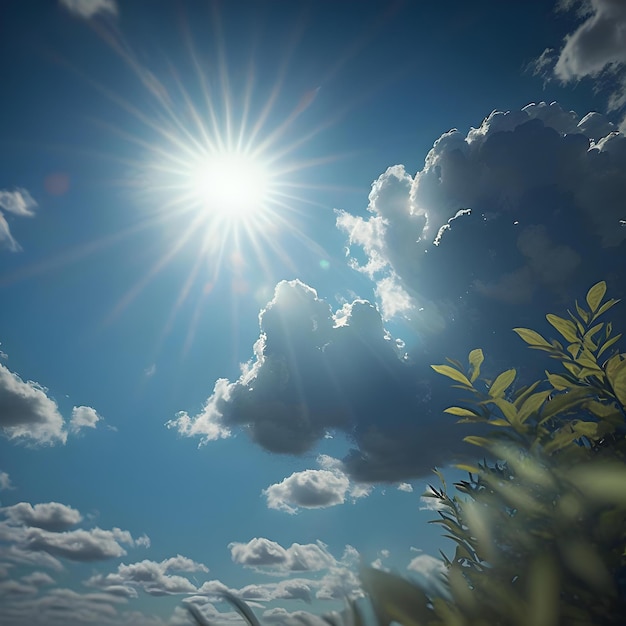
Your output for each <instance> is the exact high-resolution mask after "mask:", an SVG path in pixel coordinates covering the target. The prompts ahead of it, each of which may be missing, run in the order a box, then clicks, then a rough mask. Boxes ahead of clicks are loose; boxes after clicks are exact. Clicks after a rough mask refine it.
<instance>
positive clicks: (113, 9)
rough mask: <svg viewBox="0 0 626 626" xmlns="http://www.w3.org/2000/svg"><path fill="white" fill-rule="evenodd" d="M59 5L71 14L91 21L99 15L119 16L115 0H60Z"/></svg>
mask: <svg viewBox="0 0 626 626" xmlns="http://www.w3.org/2000/svg"><path fill="white" fill-rule="evenodd" d="M59 4H60V5H61V6H62V7H64V8H65V9H67V10H68V11H69V12H70V13H73V14H74V15H77V16H78V17H83V18H85V19H89V18H91V17H94V16H95V15H97V14H99V13H109V14H111V15H117V3H116V1H115V0H59Z"/></svg>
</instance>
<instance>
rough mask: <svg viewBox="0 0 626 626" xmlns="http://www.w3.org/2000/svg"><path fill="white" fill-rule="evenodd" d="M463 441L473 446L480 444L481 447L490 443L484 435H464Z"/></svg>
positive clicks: (486, 446) (485, 446)
mask: <svg viewBox="0 0 626 626" xmlns="http://www.w3.org/2000/svg"><path fill="white" fill-rule="evenodd" d="M463 441H465V442H467V443H471V444H472V445H473V446H480V447H481V448H488V447H489V446H490V445H491V441H490V440H489V439H487V438H486V437H476V436H474V435H470V436H469V437H464V438H463Z"/></svg>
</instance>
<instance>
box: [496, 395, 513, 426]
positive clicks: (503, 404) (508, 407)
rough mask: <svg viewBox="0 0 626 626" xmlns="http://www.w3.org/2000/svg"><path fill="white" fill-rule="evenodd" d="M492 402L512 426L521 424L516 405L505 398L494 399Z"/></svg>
mask: <svg viewBox="0 0 626 626" xmlns="http://www.w3.org/2000/svg"><path fill="white" fill-rule="evenodd" d="M492 402H493V403H494V404H495V405H496V406H497V407H498V408H499V409H500V410H501V411H502V414H503V415H504V417H506V419H507V421H508V422H509V423H510V424H518V423H519V417H518V415H517V409H516V408H515V405H514V404H512V403H511V402H507V401H506V400H505V399H504V398H494V399H493V400H492Z"/></svg>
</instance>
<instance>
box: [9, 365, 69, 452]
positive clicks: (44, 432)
mask: <svg viewBox="0 0 626 626" xmlns="http://www.w3.org/2000/svg"><path fill="white" fill-rule="evenodd" d="M63 425H64V421H63V417H62V415H61V414H60V413H59V408H58V406H57V403H56V402H55V401H54V400H52V399H51V398H49V397H48V396H47V395H46V389H45V388H44V387H42V386H41V385H39V384H38V383H35V382H33V381H27V382H24V381H23V380H22V379H21V378H20V377H19V376H18V375H17V374H14V373H13V372H11V371H10V370H9V369H8V368H6V367H5V366H4V365H2V364H0V428H1V429H2V432H3V433H4V435H5V436H6V437H8V438H9V439H26V440H30V441H32V442H34V443H37V444H53V443H57V442H61V443H65V441H66V439H67V433H66V432H65V431H64V430H63Z"/></svg>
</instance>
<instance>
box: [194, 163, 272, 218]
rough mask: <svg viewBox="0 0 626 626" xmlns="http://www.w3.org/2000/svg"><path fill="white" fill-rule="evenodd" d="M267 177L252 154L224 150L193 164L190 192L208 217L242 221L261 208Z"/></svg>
mask: <svg viewBox="0 0 626 626" xmlns="http://www.w3.org/2000/svg"><path fill="white" fill-rule="evenodd" d="M269 180H270V173H269V171H268V170H267V168H266V167H265V166H264V165H263V164H262V163H260V162H259V161H258V160H255V159H254V157H252V156H250V155H246V154H242V153H237V152H227V153H222V154H217V155H214V156H211V157H208V158H204V159H201V160H200V161H199V162H198V163H197V164H195V165H194V167H193V168H192V171H191V172H190V175H189V192H190V195H191V196H192V198H193V199H194V200H195V201H196V202H197V203H198V205H199V209H200V210H201V211H203V212H206V214H207V216H211V215H215V216H219V217H220V218H225V219H229V220H243V219H245V218H246V217H248V216H253V215H255V214H257V213H258V212H260V211H263V209H264V206H265V204H266V201H267V194H268V192H269Z"/></svg>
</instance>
